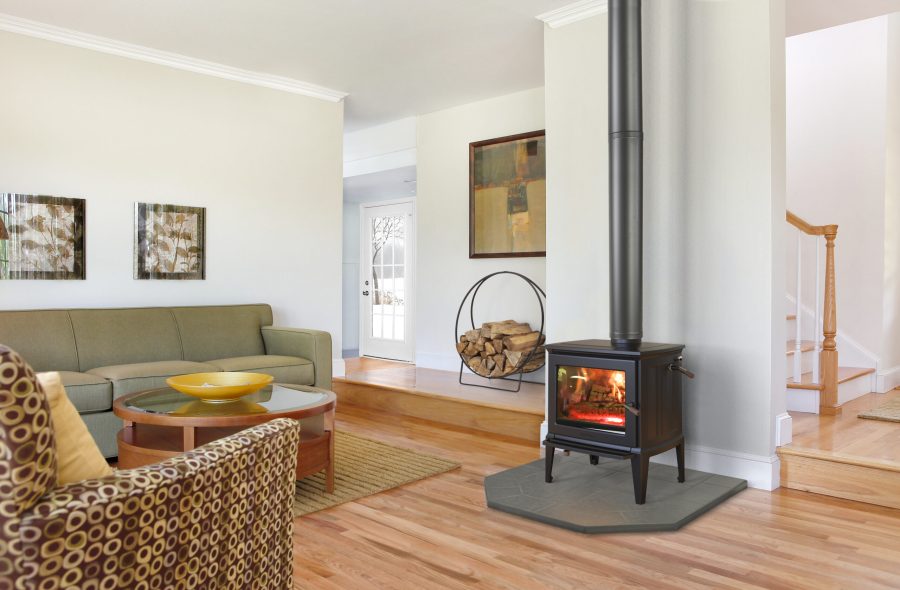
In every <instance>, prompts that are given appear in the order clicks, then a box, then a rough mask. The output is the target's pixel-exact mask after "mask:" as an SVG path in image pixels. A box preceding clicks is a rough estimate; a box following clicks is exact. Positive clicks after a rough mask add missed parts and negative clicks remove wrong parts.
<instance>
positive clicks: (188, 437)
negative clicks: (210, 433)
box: [183, 426, 194, 451]
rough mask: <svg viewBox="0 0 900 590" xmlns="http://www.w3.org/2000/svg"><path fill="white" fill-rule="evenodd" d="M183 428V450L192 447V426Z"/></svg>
mask: <svg viewBox="0 0 900 590" xmlns="http://www.w3.org/2000/svg"><path fill="white" fill-rule="evenodd" d="M183 430H184V450H185V451H190V450H192V449H193V448H194V427H193V426H185V427H183Z"/></svg>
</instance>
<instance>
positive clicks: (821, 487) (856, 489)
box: [778, 445, 900, 508]
mask: <svg viewBox="0 0 900 590" xmlns="http://www.w3.org/2000/svg"><path fill="white" fill-rule="evenodd" d="M778 455H779V457H780V458H781V485H782V486H784V487H786V488H790V489H793V490H802V491H804V492H812V493H815V494H823V495H826V496H833V497H835V498H844V499H846V500H855V501H857V502H865V503H867V504H876V505H878V506H886V507H888V508H900V463H898V462H896V461H889V460H883V459H870V458H867V457H860V456H854V455H847V454H843V453H837V452H833V451H827V450H820V449H812V448H804V447H794V446H793V445H788V446H784V447H779V448H778Z"/></svg>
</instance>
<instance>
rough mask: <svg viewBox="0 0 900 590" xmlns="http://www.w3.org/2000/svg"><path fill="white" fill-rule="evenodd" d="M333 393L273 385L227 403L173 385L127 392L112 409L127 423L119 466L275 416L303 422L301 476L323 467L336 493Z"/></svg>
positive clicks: (191, 445)
mask: <svg viewBox="0 0 900 590" xmlns="http://www.w3.org/2000/svg"><path fill="white" fill-rule="evenodd" d="M336 400H337V396H335V394H334V393H333V392H331V391H327V390H325V389H319V388H316V387H308V386H305V385H287V384H280V383H278V384H273V385H269V386H267V387H265V388H263V389H261V390H259V391H258V392H256V393H254V394H251V395H248V396H245V397H242V398H240V399H239V400H236V401H233V402H226V403H209V402H203V401H200V400H198V399H197V398H195V397H191V396H189V395H186V394H184V393H181V392H178V391H175V390H174V389H171V388H168V387H165V388H162V389H150V390H147V391H139V392H137V393H132V394H129V395H124V396H122V397H120V398H119V399H117V400H115V402H114V403H113V412H115V414H116V416H119V417H120V418H122V419H123V420H124V421H125V427H124V428H122V430H120V431H119V434H118V438H117V441H118V445H119V467H120V468H122V469H131V468H134V467H140V466H142V465H147V464H150V463H157V462H159V461H162V460H164V459H168V458H169V457H174V456H175V455H178V454H181V453H183V452H185V451H189V450H191V449H193V448H195V447H198V446H200V445H204V444H206V443H208V442H211V441H214V440H217V439H220V438H224V437H226V436H229V435H231V434H234V433H235V432H239V431H241V430H244V429H245V428H247V427H249V426H254V425H256V424H262V423H263V422H268V421H269V420H274V419H275V418H293V419H294V420H299V421H300V423H301V430H300V451H299V453H298V457H297V479H301V478H304V477H306V476H308V475H312V474H313V473H318V472H319V471H322V470H323V469H324V470H325V486H326V491H327V492H328V493H332V492H333V491H334V436H333V432H334V408H335V404H336Z"/></svg>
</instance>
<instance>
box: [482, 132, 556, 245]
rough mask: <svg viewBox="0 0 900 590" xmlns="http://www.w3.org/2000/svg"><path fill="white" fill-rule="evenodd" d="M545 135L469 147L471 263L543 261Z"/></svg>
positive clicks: (545, 218)
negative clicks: (473, 260) (524, 258)
mask: <svg viewBox="0 0 900 590" xmlns="http://www.w3.org/2000/svg"><path fill="white" fill-rule="evenodd" d="M544 147H545V141H544V132H543V131H535V132H532V133H523V134H521V135H514V136H510V137H501V138H499V139H490V140H487V141H479V142H475V143H471V144H469V257H470V258H496V257H506V256H544V255H545V250H546V244H547V239H546V227H547V189H546V180H545V177H546V164H545V150H544Z"/></svg>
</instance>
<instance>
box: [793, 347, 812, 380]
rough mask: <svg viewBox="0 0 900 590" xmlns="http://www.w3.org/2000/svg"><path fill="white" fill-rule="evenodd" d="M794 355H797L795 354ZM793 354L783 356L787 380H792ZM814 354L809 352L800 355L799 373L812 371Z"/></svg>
mask: <svg viewBox="0 0 900 590" xmlns="http://www.w3.org/2000/svg"><path fill="white" fill-rule="evenodd" d="M794 354H797V353H796V352H795V353H794ZM794 354H788V355H785V356H786V357H787V376H788V379H792V378H793V377H794ZM814 354H816V351H814V350H810V351H807V352H804V353H801V355H800V369H801V370H800V373H801V374H802V373H808V372H810V371H812V366H813V355H814Z"/></svg>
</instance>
